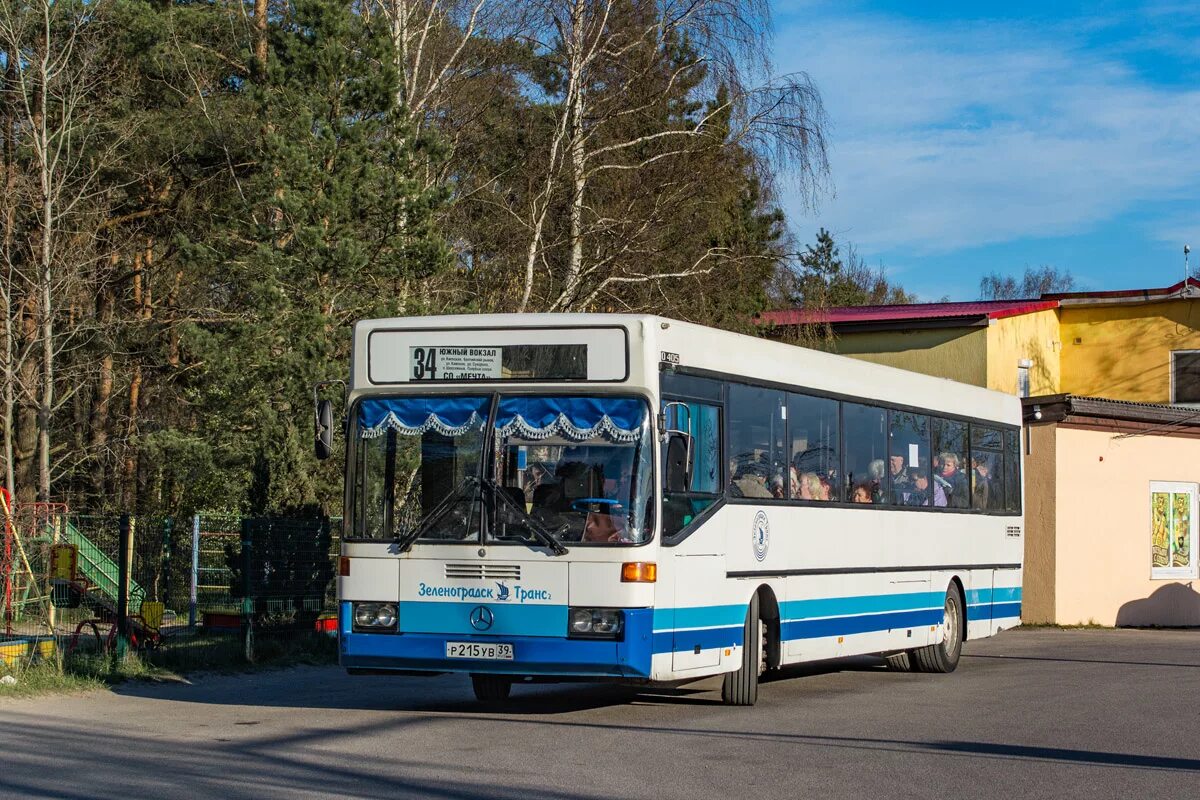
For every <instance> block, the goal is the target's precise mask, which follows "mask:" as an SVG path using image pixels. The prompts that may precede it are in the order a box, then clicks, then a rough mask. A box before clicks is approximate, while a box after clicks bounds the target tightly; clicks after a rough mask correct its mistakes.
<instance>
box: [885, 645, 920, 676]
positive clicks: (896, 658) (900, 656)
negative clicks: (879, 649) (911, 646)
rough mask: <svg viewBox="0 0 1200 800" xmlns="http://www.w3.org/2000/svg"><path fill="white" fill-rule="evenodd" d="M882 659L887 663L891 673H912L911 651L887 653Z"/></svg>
mask: <svg viewBox="0 0 1200 800" xmlns="http://www.w3.org/2000/svg"><path fill="white" fill-rule="evenodd" d="M883 658H884V660H885V661H887V667H888V669H890V670H891V671H892V672H912V671H913V652H912V651H911V650H901V651H900V652H899V653H888V654H887V655H885V656H884V657H883Z"/></svg>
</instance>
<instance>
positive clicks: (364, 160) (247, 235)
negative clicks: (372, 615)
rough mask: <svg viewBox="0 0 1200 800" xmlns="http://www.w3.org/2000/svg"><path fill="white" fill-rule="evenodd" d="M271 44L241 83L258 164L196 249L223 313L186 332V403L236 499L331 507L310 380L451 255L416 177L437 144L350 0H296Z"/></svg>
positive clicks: (413, 299) (381, 43) (332, 484)
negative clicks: (193, 368) (399, 96)
mask: <svg viewBox="0 0 1200 800" xmlns="http://www.w3.org/2000/svg"><path fill="white" fill-rule="evenodd" d="M270 44H271V58H270V60H269V63H268V68H267V70H266V73H265V75H263V76H262V77H261V78H259V79H257V82H251V83H249V84H248V85H247V87H246V91H247V92H249V93H250V95H251V97H252V98H253V99H254V104H255V105H256V107H257V110H258V121H259V124H260V126H261V132H260V136H261V141H262V144H261V152H262V158H261V160H260V161H259V163H257V164H256V165H255V167H254V172H253V174H252V175H251V176H249V178H248V179H247V180H246V181H245V182H244V183H243V191H244V194H245V198H246V199H245V202H244V203H241V204H235V205H234V206H233V207H232V208H230V210H229V215H228V219H229V223H230V224H229V227H228V228H227V229H226V230H225V231H223V232H221V234H220V238H219V244H218V245H217V246H216V247H197V248H194V250H193V256H194V257H195V258H196V265H197V266H198V267H201V268H203V270H204V271H205V273H206V274H207V276H208V280H209V281H210V284H211V285H212V286H213V288H214V290H215V291H214V295H215V296H216V297H217V298H219V299H220V300H221V302H222V303H223V305H224V307H225V308H226V309H227V310H228V314H227V318H228V319H229V320H230V321H228V322H223V323H221V324H217V325H206V326H197V327H196V328H195V329H194V330H193V331H192V337H191V339H190V344H191V346H192V347H193V348H194V351H195V353H196V354H197V355H198V356H199V357H200V358H201V360H202V361H203V364H204V373H203V376H202V381H201V382H200V384H199V385H198V386H197V397H196V399H197V401H198V402H199V403H201V404H202V405H203V406H204V408H205V413H207V414H208V415H211V417H212V418H213V419H220V420H222V422H223V423H224V424H225V425H226V426H228V430H229V431H230V434H229V435H227V436H226V437H224V438H225V444H227V445H228V446H229V448H230V449H229V451H228V452H227V456H232V457H233V460H234V461H235V462H236V463H239V465H240V467H241V469H243V470H245V471H247V473H248V474H249V476H250V478H251V480H250V486H251V489H250V492H249V495H250V496H248V497H246V498H238V501H239V502H240V503H244V504H245V505H248V506H249V507H250V510H254V511H260V510H264V509H266V508H275V509H280V508H283V509H286V508H289V507H297V506H300V505H305V504H310V503H325V504H326V507H335V506H336V505H337V498H338V494H339V489H338V488H337V487H338V480H337V471H338V468H339V467H340V465H339V464H337V463H336V459H334V460H331V461H329V462H324V463H323V464H318V463H317V462H315V461H314V460H313V459H312V458H311V457H310V455H309V454H310V451H311V446H310V443H309V439H310V437H311V424H312V423H311V419H310V416H309V408H310V403H311V397H312V395H311V387H312V385H313V383H314V382H316V381H319V380H323V379H328V378H335V377H339V376H341V375H343V374H344V370H345V364H346V363H347V362H348V360H349V346H350V337H351V332H352V324H353V322H354V321H355V320H357V319H362V318H367V317H376V316H386V315H396V314H400V313H413V312H415V311H419V310H421V308H422V307H423V299H422V296H421V285H420V284H421V281H422V280H423V279H425V278H428V277H429V276H430V275H432V274H434V273H436V272H437V271H439V270H440V269H442V268H443V267H444V265H445V264H446V262H447V255H446V253H447V251H446V246H445V244H444V242H443V241H442V239H441V238H440V237H439V236H438V235H437V234H436V233H435V231H434V229H433V225H432V220H433V212H434V211H435V210H436V209H437V208H438V207H439V206H440V204H441V203H442V202H444V195H443V193H442V192H440V191H438V190H427V189H424V188H422V184H421V182H420V181H419V180H417V174H418V171H419V170H420V169H422V168H423V166H424V165H425V164H426V163H428V162H429V160H431V159H436V157H437V150H436V147H435V146H434V144H433V143H432V142H431V141H429V140H428V139H426V138H416V137H415V136H414V135H413V133H412V131H411V130H409V128H408V127H407V125H406V123H405V116H404V115H403V114H401V113H399V112H400V109H397V108H396V107H395V105H394V102H395V100H394V98H395V97H396V92H395V85H396V79H397V76H396V73H395V71H394V68H393V67H392V66H391V65H392V64H393V59H392V58H391V57H390V51H389V48H390V46H391V44H390V39H389V38H388V37H387V36H385V35H382V31H380V30H377V29H376V28H374V27H372V26H371V25H369V24H368V23H367V22H366V21H364V19H363V18H362V17H361V16H360V15H358V14H355V13H353V11H352V10H351V6H350V4H349V3H345V2H340V1H339V0H300V2H297V3H295V4H294V5H293V6H292V10H291V12H290V13H289V15H288V16H286V17H285V18H283V19H282V20H280V21H279V22H278V23H277V24H276V25H275V26H273V30H272V35H271V40H270ZM244 474H245V473H244ZM242 485H245V483H243V484H242Z"/></svg>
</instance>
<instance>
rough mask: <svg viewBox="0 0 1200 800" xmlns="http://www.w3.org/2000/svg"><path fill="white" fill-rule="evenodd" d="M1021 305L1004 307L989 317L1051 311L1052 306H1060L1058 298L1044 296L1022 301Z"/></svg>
mask: <svg viewBox="0 0 1200 800" xmlns="http://www.w3.org/2000/svg"><path fill="white" fill-rule="evenodd" d="M1020 302H1021V305H1018V306H1013V307H1011V308H1002V309H998V310H996V311H993V312H991V313H990V314H988V319H1004V318H1005V317H1019V316H1021V315H1022V314H1032V313H1034V312H1035V311H1049V310H1050V309H1052V308H1058V300H1057V299H1047V298H1046V297H1043V298H1042V299H1041V300H1024V301H1020Z"/></svg>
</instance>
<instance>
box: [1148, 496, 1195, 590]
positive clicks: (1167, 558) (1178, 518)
mask: <svg viewBox="0 0 1200 800" xmlns="http://www.w3.org/2000/svg"><path fill="white" fill-rule="evenodd" d="M1196 567H1197V563H1196V484H1194V483H1176V482H1170V481H1151V482H1150V577H1151V578H1167V579H1169V578H1197V577H1200V572H1198V571H1197V569H1196Z"/></svg>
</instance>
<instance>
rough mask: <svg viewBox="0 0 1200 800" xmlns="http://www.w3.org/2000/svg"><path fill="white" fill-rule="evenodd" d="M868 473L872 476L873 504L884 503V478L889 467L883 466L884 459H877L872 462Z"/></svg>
mask: <svg viewBox="0 0 1200 800" xmlns="http://www.w3.org/2000/svg"><path fill="white" fill-rule="evenodd" d="M867 471H868V472H869V473H870V475H871V502H872V503H882V502H883V476H884V473H885V472H886V471H887V467H885V466H884V464H883V459H882V458H877V459H875V460H874V461H872V462H871V464H870V466H869V467H868V468H867Z"/></svg>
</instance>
